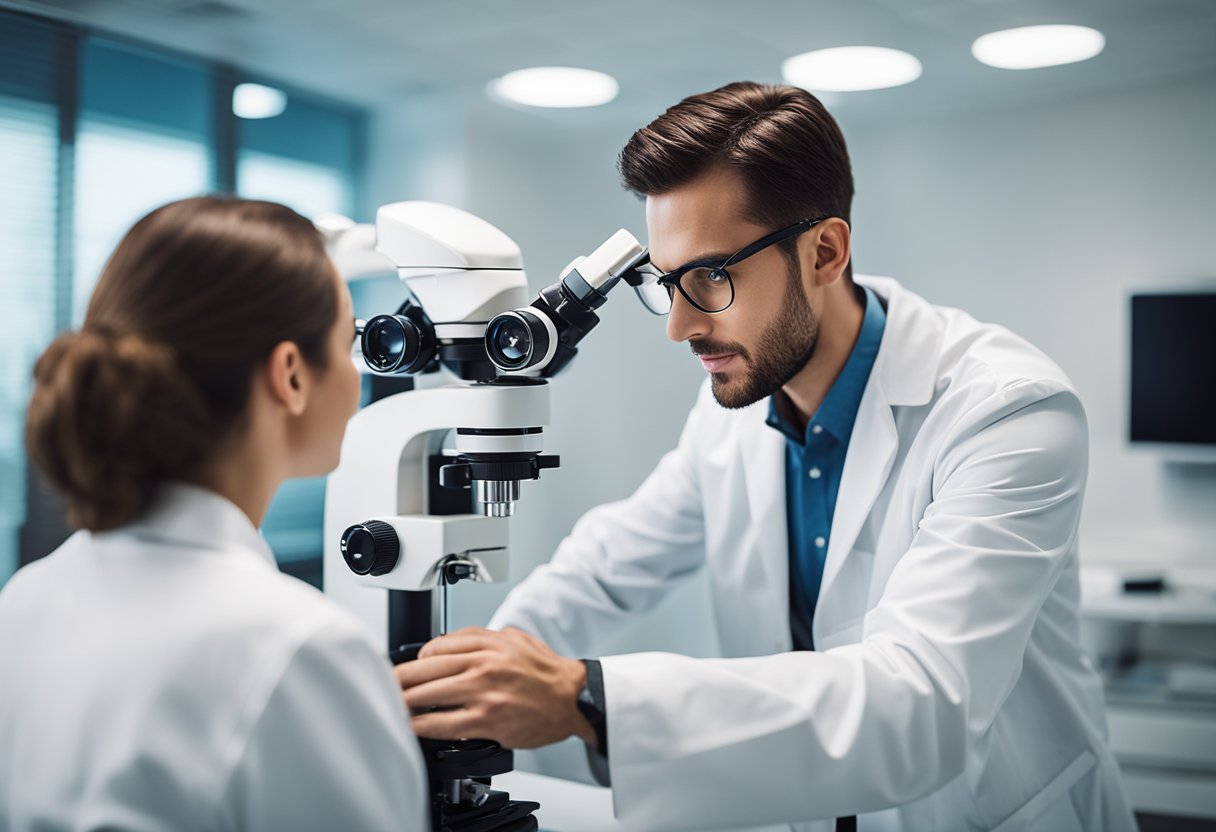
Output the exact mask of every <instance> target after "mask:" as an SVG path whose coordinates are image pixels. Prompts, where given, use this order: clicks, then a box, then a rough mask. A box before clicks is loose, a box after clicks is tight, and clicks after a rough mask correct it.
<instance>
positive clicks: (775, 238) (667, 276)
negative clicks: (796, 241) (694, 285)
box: [630, 217, 830, 315]
mask: <svg viewBox="0 0 1216 832" xmlns="http://www.w3.org/2000/svg"><path fill="white" fill-rule="evenodd" d="M826 219H830V218H829V217H819V218H818V219H813V220H811V219H807V220H799V221H798V222H796V223H794V224H793V225H787V226H786V227H785V228H781V229H778V230H777V231H774V232H772V233H771V234H766V235H764V236H763V237H761V238H760V239H759V240H756V241H755V242H754V243H749V244H748V245H746V246H744V247H743V248H741V249H739V250H738V251H736V252H735V253H734V254H732V255H731V256H730V257H727V258H726V259H725V260H723V261H722V262H721V263H715V262H712V261H707V260H694V261H692V262H691V263H685V264H684V265H683V266H680V268H678V269H673V270H672V271H669V272H666V273H664V274H660V273H659V272H658V271H657V270H656V269H654V268H653V266H654V264H653V263H651V262H650V259H649V254H648V255H647V259H646V260H645V261H644V262H642V263H640V264H638V265H637V266H635V267H634V271H635V272H637V273H638V275H640V276H644V277H646V278H651V279H654V281H655V282H656V283H658V284H659V285H660V286H668V287H672V286H674V287H675V288H676V289H678V290H679V292H680V294H681V295H682V296H683V297H684V300H686V301H688V303H689V304H690V305H691V306H692V307H693V308H694V309H699V310H700V311H702V312H704V313H705V314H707V315H716V314H718V313H719V312H725V311H726V310H727V309H730V307H731V305H732V304H733V303H734V302H735V281H734V278H732V277H731V276H730V272H728V271H727V270H726V268H727V266H734V265H737V264H738V263H741V262H743V261H744V260H746V259H747V258H749V257H751V256H752V255H753V254H759V253H760V252H761V251H764V249H766V248H768V247H769V246H772V245H776V244H777V243H780V242H782V241H783V240H788V239H790V238H792V237H797V236H798V235H800V234H805V233H806V232H808V231H810V230H811V229H812V228H814V227H815V226H817V225H819V223H821V222H823V221H824V220H826ZM648 267H649V268H648ZM693 269H709V270H710V272H711V274H712V273H713V272H721V273H722V275H723V276H724V277H725V278H726V282H727V285H728V286H730V300H728V301H727V302H726V305H725V306H723V307H722V308H721V309H706V308H705V307H704V306H702V305H701V304H699V303H697V302H696V301H695V300H693V299H692V298H691V297H690V296H689V294H688V293H687V292H686V291H684V287H683V286H681V285H680V278H682V277H683V276H684V275H685V274H687V273H688V272H690V271H692V270H693ZM630 282H632V281H630ZM640 282H641V280H640V279H639V280H638V283H640ZM634 291H636V292H637V293H638V298H639V300H641V301H642V305H643V306H645V307H646V309H647V311H649V312H650V313H651V314H653V315H667V314H670V311H671V310H670V309H668V311H667V312H655V311H654V310H653V309H652V308H651V307H650V304H648V303H647V302H646V299H645V298H643V297H642V287H641V286H640V285H636V286H635V287H634Z"/></svg>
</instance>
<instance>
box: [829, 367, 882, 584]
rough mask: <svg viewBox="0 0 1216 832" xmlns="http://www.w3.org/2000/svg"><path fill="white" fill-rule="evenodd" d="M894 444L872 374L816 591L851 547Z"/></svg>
mask: <svg viewBox="0 0 1216 832" xmlns="http://www.w3.org/2000/svg"><path fill="white" fill-rule="evenodd" d="M898 447H899V434H898V432H897V431H896V429H895V417H894V416H893V415H892V413H891V406H890V405H889V404H888V403H887V400H886V396H884V395H883V393H882V389H881V385H880V384H878V383H877V379H873V378H872V379H871V380H870V383H869V384H868V385H866V391H865V393H864V394H863V395H862V397H861V405H860V407H859V408H858V410H857V421H856V422H855V423H854V426H853V436H852V439H851V440H850V441H849V450H848V453H847V454H846V455H845V460H844V471H843V472H842V473H841V476H840V490H839V491H838V492H837V496H836V512H835V514H833V516H832V534H831V539H830V540H829V542H828V556H827V561H826V562H825V563H824V566H823V581H822V583H821V584H820V588H819V594H820V597H823V596H825V595H826V594H827V593H828V592H829V591H830V589H831V585H832V582H833V581H834V580H835V579H836V577H837V576H838V575H839V574H840V570H841V568H842V567H843V566H844V562H845V560H846V558H848V555H849V552H851V551H852V550H853V545H854V544H855V543H856V542H857V535H858V534H859V533H860V532H861V527H862V525H863V524H864V523H865V521H866V518H867V517H869V515H870V509H871V508H873V506H874V502H875V501H876V500H877V499H878V495H879V494H880V493H882V489H883V486H885V485H886V483H887V477H889V476H890V474H891V466H892V464H893V463H894V461H895V452H896V450H897V449H898ZM820 608H822V605H820Z"/></svg>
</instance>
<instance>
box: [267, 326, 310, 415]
mask: <svg viewBox="0 0 1216 832" xmlns="http://www.w3.org/2000/svg"><path fill="white" fill-rule="evenodd" d="M266 383H267V386H268V387H269V389H270V395H271V398H272V399H273V400H274V401H276V402H278V403H279V404H280V405H282V406H283V407H284V408H286V410H287V412H288V413H290V414H291V415H292V416H299V415H300V414H301V413H303V412H304V408H305V407H306V406H307V405H308V393H309V377H308V368H307V367H305V366H304V356H303V355H301V354H300V348H299V347H298V346H296V345H295V344H294V343H292V342H291V341H283V342H282V343H280V344H279V345H277V346H276V347H275V348H274V349H273V350H271V352H270V357H269V358H268V359H266Z"/></svg>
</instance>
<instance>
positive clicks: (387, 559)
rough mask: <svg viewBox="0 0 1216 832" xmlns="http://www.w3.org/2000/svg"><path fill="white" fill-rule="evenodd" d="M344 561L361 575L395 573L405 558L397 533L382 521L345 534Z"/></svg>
mask: <svg viewBox="0 0 1216 832" xmlns="http://www.w3.org/2000/svg"><path fill="white" fill-rule="evenodd" d="M342 557H343V558H345V559H346V565H347V566H349V567H350V570H351V571H352V572H354V573H356V574H359V575H383V574H384V573H386V572H391V571H392V569H393V567H394V566H396V565H397V559H398V558H399V557H401V543H400V542H399V541H398V540H397V530H396V529H394V528H393V527H392V526H390V525H389V524H388V523H385V522H384V521H382V520H368V521H367V522H366V523H359V524H358V525H355V526H351V527H350V528H349V529H347V530H346V531H345V532H343V533H342Z"/></svg>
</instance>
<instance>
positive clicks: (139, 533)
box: [97, 482, 278, 569]
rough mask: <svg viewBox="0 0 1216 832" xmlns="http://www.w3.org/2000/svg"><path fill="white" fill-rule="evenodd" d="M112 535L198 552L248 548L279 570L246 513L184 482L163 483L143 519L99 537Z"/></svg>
mask: <svg viewBox="0 0 1216 832" xmlns="http://www.w3.org/2000/svg"><path fill="white" fill-rule="evenodd" d="M111 536H113V537H118V536H130V537H136V538H138V539H140V540H146V541H154V542H161V543H168V544H172V545H178V546H186V547H189V548H197V549H211V550H225V551H226V550H231V549H244V550H248V551H251V552H252V553H253V554H254V555H256V556H257V558H258V559H259V560H261V561H263V562H265V563H266V564H267V565H268V566H271V567H273V568H275V569H278V566H277V565H276V563H275V559H274V553H273V552H272V551H271V549H270V546H269V544H267V543H266V539H265V538H264V537H262V535H261V534H259V533H258V530H257V529H256V528H254V526H253V523H251V522H250V521H249V517H248V516H247V515H246V514H245V512H243V511H242V510H241V509H239V508H237V507H236V505H235V504H233V503H232V502H230V501H229V500H227V499H225V498H224V497H221V496H220V495H219V494H216V493H215V492H214V491H209V490H208V489H205V488H200V487H199V486H196V485H189V484H187V483H183V482H170V483H165V484H163V485H162V486H161V487H160V488H159V490H158V491H157V494H156V497H155V499H154V500H153V503H152V507H151V508H150V509H149V510H148V511H147V512H146V513H145V514H144V515H143V516H142V517H140V518H139V519H138V520H136V521H134V522H133V523H130V524H128V525H126V526H122V527H120V528H118V529H114V530H113V531H109V532H101V533H99V534H98V535H97V537H98V538H101V539H104V538H106V537H111Z"/></svg>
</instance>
